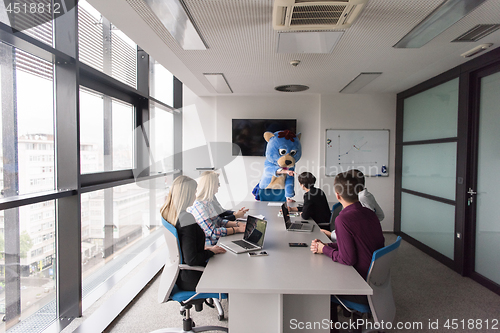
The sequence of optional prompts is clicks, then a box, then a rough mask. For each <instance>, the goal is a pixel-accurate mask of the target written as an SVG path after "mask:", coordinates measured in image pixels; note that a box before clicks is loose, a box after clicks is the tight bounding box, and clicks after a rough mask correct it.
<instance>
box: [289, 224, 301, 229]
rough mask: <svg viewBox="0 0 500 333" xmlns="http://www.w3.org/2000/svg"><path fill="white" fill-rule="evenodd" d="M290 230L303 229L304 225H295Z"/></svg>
mask: <svg viewBox="0 0 500 333" xmlns="http://www.w3.org/2000/svg"><path fill="white" fill-rule="evenodd" d="M290 229H302V224H298V223H293V224H292V226H291V227H290Z"/></svg>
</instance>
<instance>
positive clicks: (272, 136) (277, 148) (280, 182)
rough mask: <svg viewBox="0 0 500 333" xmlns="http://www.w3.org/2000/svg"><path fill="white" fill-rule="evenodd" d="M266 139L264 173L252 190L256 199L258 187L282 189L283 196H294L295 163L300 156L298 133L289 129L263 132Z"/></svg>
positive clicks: (258, 197)
mask: <svg viewBox="0 0 500 333" xmlns="http://www.w3.org/2000/svg"><path fill="white" fill-rule="evenodd" d="M264 139H266V141H267V146H266V161H265V162H264V174H263V176H262V178H261V180H260V182H259V184H257V186H255V188H254V190H253V191H252V193H253V195H254V196H255V199H256V200H260V196H259V190H260V189H275V190H279V189H284V190H285V197H286V198H288V199H290V198H292V197H293V196H295V190H294V184H295V178H294V175H295V172H294V170H295V163H297V161H298V160H299V159H300V157H301V156H302V146H301V144H300V133H298V134H297V135H296V134H295V133H294V132H292V131H289V130H284V131H277V132H274V133H272V132H265V133H264Z"/></svg>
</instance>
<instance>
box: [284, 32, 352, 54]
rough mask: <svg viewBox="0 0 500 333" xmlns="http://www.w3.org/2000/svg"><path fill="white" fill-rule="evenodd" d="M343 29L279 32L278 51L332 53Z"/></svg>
mask: <svg viewBox="0 0 500 333" xmlns="http://www.w3.org/2000/svg"><path fill="white" fill-rule="evenodd" d="M343 34H344V32H343V31H300V32H281V33H278V53H331V52H332V51H333V48H334V47H335V45H337V43H338V42H339V40H340V38H341V37H342V35H343Z"/></svg>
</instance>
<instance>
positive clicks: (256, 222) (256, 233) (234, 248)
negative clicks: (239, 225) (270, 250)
mask: <svg viewBox="0 0 500 333" xmlns="http://www.w3.org/2000/svg"><path fill="white" fill-rule="evenodd" d="M266 227H267V221H266V220H262V219H258V218H256V217H254V216H251V215H248V217H247V224H246V227H245V233H244V234H243V239H238V240H233V241H228V240H227V239H224V237H223V238H220V239H219V242H218V243H217V245H219V246H220V247H223V248H224V249H226V250H228V251H231V252H233V253H236V254H238V253H245V252H250V251H257V250H261V249H262V248H263V247H264V236H265V234H266Z"/></svg>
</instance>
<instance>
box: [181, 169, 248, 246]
mask: <svg viewBox="0 0 500 333" xmlns="http://www.w3.org/2000/svg"><path fill="white" fill-rule="evenodd" d="M219 186H220V184H219V174H218V173H216V172H214V171H205V172H204V173H203V174H202V175H201V177H200V180H199V187H198V195H197V197H196V201H195V202H194V204H193V205H192V206H191V207H189V208H187V211H188V212H189V213H191V214H193V216H194V218H195V220H196V222H197V223H198V225H199V226H200V227H201V228H202V229H203V231H204V232H205V244H206V245H207V246H212V245H215V244H217V240H218V239H219V238H220V237H222V236H226V235H232V234H235V233H237V232H244V231H245V225H246V223H244V222H238V221H234V220H236V219H237V218H240V217H243V216H244V215H245V213H246V212H247V211H248V209H245V208H242V209H240V210H238V211H237V212H231V213H230V214H228V213H226V212H224V210H223V209H222V207H221V206H220V204H219V202H218V201H217V199H216V198H215V194H216V193H217V192H218V191H219ZM219 214H220V215H219ZM228 215H233V217H234V220H233V221H230V219H232V217H230V216H228Z"/></svg>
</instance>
